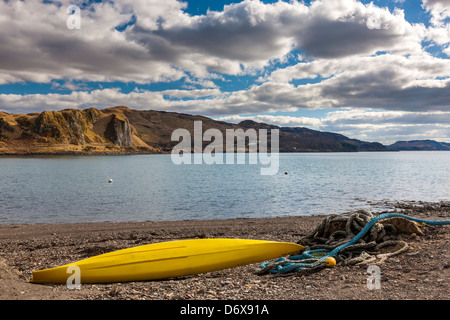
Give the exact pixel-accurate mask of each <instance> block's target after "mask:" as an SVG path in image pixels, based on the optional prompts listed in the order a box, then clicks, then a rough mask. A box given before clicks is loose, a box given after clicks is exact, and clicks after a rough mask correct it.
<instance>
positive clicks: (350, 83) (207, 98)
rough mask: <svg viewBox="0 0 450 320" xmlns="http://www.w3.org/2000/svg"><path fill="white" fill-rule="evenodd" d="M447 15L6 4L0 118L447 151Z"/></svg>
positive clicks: (439, 7) (276, 5)
mask: <svg viewBox="0 0 450 320" xmlns="http://www.w3.org/2000/svg"><path fill="white" fill-rule="evenodd" d="M71 5H77V6H79V7H80V16H79V17H75V16H74V15H70V14H69V13H68V12H67V8H68V7H69V6H71ZM449 18H450V1H449V0H403V1H402V0H373V1H366V0H363V1H357V0H315V1H303V2H302V1H284V2H283V1H257V0H244V1H201V0H194V1H185V2H180V1H177V0H165V1H160V0H122V1H113V0H112V1H106V2H102V1H81V0H72V1H69V0H58V1H56V0H55V1H51V0H47V1H38V0H25V1H23V2H19V1H1V0H0V43H1V45H0V110H2V111H5V112H11V113H30V112H41V111H43V110H60V109H65V108H81V109H83V108H87V107H96V108H99V109H102V108H106V107H112V106H116V105H126V106H128V107H130V108H133V109H141V110H146V109H153V110H165V111H176V112H185V113H191V114H202V115H205V116H209V117H213V118H217V119H221V120H225V121H230V122H239V121H242V120H244V119H253V120H255V121H261V122H266V123H272V124H276V125H281V126H301V127H309V128H313V129H318V130H323V131H333V132H338V133H342V134H345V135H347V136H349V137H352V138H357V139H362V140H367V141H380V142H383V143H390V142H394V141H397V140H414V139H435V140H439V141H447V142H450V125H449V123H450V108H449V107H450V102H449V101H450V63H449V58H450V19H449ZM68 19H72V20H71V21H74V20H73V19H79V22H80V28H79V29H72V30H71V29H69V28H68V27H67V21H68Z"/></svg>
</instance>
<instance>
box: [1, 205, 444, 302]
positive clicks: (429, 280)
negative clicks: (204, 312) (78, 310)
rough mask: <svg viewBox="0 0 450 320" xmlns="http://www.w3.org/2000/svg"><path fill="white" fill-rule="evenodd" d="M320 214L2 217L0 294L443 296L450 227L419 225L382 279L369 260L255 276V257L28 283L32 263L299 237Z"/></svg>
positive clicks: (428, 214) (409, 209)
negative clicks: (182, 272) (83, 280)
mask: <svg viewBox="0 0 450 320" xmlns="http://www.w3.org/2000/svg"><path fill="white" fill-rule="evenodd" d="M395 211H397V212H401V213H405V214H408V215H410V216H413V217H419V218H422V219H429V220H448V219H449V217H450V205H448V204H447V203H408V204H406V203H402V204H397V208H396V209H395ZM323 218H324V216H319V215H318V216H296V217H281V218H267V219H266V218H255V219H229V220H199V221H197V220H189V221H167V222H133V223H86V224H54V225H52V224H40V225H0V248H1V252H0V299H2V300H448V299H449V298H450V295H449V284H450V283H449V278H450V277H449V275H450V259H449V257H450V256H449V247H450V246H449V243H450V232H449V227H448V226H426V225H424V226H420V229H421V230H422V232H423V235H420V236H419V235H415V234H414V235H406V234H405V235H401V236H400V237H401V238H402V240H403V241H405V242H407V243H408V244H409V250H408V251H407V252H406V253H403V254H401V255H398V256H394V257H391V258H389V259H387V260H386V261H384V262H382V263H381V264H380V265H379V267H380V270H381V287H380V288H379V289H376V290H371V289H369V288H368V286H367V277H368V273H367V266H364V265H363V266H340V265H339V264H338V265H336V266H335V267H333V268H327V269H324V270H321V271H319V272H317V273H313V274H309V275H301V276H300V275H296V274H292V275H289V276H274V275H257V274H256V271H257V270H258V268H259V264H252V265H246V266H242V267H236V268H232V269H226V270H220V271H215V272H209V273H205V274H199V275H193V276H187V277H182V278H176V279H167V280H161V281H142V282H128V283H111V284H83V285H82V286H81V289H79V290H70V289H68V288H67V287H66V286H65V285H37V284H31V283H29V282H28V280H29V279H30V278H31V274H32V271H34V270H40V269H44V268H50V267H56V266H59V265H63V264H67V263H70V262H74V261H77V260H81V259H84V258H88V257H91V256H94V255H98V254H102V253H106V252H110V251H113V250H118V249H123V248H129V247H132V246H138V245H143V244H148V243H156V242H162V241H171V240H178V239H196V238H245V239H259V240H275V241H287V242H297V241H298V240H300V239H301V238H302V237H304V236H305V235H306V234H308V233H309V232H310V231H311V230H313V229H314V228H315V227H316V226H317V224H319V223H320V222H321V221H322V219H323Z"/></svg>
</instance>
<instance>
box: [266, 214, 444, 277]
mask: <svg viewBox="0 0 450 320" xmlns="http://www.w3.org/2000/svg"><path fill="white" fill-rule="evenodd" d="M383 220H384V221H383ZM414 221H415V222H422V223H427V224H433V225H442V224H449V223H450V222H449V221H448V220H447V221H427V220H421V219H417V218H412V217H409V216H404V215H401V214H396V213H387V214H382V215H379V216H374V215H373V214H372V213H371V212H370V211H369V210H367V209H362V210H358V211H355V212H351V213H346V214H342V215H331V216H327V217H326V218H325V219H324V220H323V221H322V222H321V223H320V224H319V225H318V226H317V227H316V228H315V229H314V230H313V231H312V232H310V233H309V234H308V235H306V236H305V237H304V238H302V239H301V240H300V241H298V242H297V243H298V244H301V245H303V246H304V251H303V253H302V254H300V255H296V256H290V257H289V258H280V259H278V260H277V261H275V262H265V263H263V264H261V268H260V270H259V271H258V272H257V273H258V274H267V273H272V274H279V275H286V274H289V275H290V274H299V273H300V274H303V273H310V272H315V271H317V270H320V269H322V268H324V267H325V266H326V261H325V260H326V258H327V257H333V258H335V260H336V263H337V264H339V263H340V264H343V265H354V264H367V263H373V262H374V261H377V263H381V262H383V261H384V260H385V259H387V258H388V257H390V256H394V255H398V254H400V253H403V252H405V251H407V250H408V244H407V243H406V242H405V241H402V240H399V239H398V237H397V235H398V234H399V233H405V232H406V233H409V234H413V233H415V234H418V235H422V232H421V231H420V229H419V228H418V226H417V224H416V223H415V222H414ZM387 247H389V249H390V250H387ZM386 250H387V251H386Z"/></svg>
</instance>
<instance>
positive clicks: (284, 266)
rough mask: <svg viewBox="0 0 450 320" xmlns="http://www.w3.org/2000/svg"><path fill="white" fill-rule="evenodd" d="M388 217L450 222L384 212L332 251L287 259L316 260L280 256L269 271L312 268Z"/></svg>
mask: <svg viewBox="0 0 450 320" xmlns="http://www.w3.org/2000/svg"><path fill="white" fill-rule="evenodd" d="M388 218H405V219H408V220H412V221H415V222H419V223H426V224H429V225H434V226H436V225H447V224H450V220H442V221H433V220H424V219H419V218H414V217H410V216H407V215H403V214H399V213H385V214H380V215H378V216H376V217H374V218H372V219H371V220H370V221H369V222H367V224H366V225H365V226H364V228H363V229H362V230H361V231H360V232H359V233H358V234H357V235H356V236H355V237H354V238H353V239H352V240H350V241H349V242H346V243H344V244H342V245H340V246H338V247H336V248H335V249H333V250H332V251H329V250H326V249H316V250H308V251H305V252H303V253H302V254H301V255H296V256H290V257H289V261H291V260H295V261H297V260H298V261H302V260H307V259H317V258H319V259H318V260H317V261H314V262H309V263H304V262H286V263H284V261H287V259H286V258H280V259H278V260H277V261H276V262H275V265H276V267H274V268H272V269H271V270H269V272H270V273H289V272H295V271H300V270H304V269H308V268H313V267H316V266H318V265H319V264H320V263H321V262H324V261H325V259H326V258H328V257H334V256H337V254H338V253H339V252H340V251H341V250H343V249H345V248H347V247H348V246H351V245H353V244H355V243H356V242H358V241H359V240H360V239H361V238H362V237H364V236H365V235H366V233H367V232H368V231H369V230H370V228H372V227H373V225H374V224H375V223H377V222H378V221H380V220H383V219H388ZM269 265H270V262H263V263H262V264H261V268H262V269H265V268H267V267H268V266H269Z"/></svg>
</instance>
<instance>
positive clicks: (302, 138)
mask: <svg viewBox="0 0 450 320" xmlns="http://www.w3.org/2000/svg"><path fill="white" fill-rule="evenodd" d="M195 121H201V122H202V129H203V132H204V131H206V130H207V129H218V130H219V131H220V132H221V133H223V136H225V132H226V130H227V129H232V130H235V132H237V131H236V130H237V129H242V130H243V131H244V132H247V130H248V129H255V130H257V131H258V130H260V129H279V150H280V152H357V151H389V150H392V149H389V147H390V146H384V145H382V144H381V143H378V142H366V141H361V140H357V139H351V138H348V137H346V136H344V135H341V134H338V133H332V132H324V131H316V130H312V129H308V128H302V127H279V126H275V125H269V124H265V123H258V122H254V121H252V120H244V121H242V122H240V123H238V124H233V123H227V122H223V121H218V120H214V119H211V118H208V117H204V116H200V115H190V114H185V113H177V112H167V111H156V110H133V109H130V108H128V107H126V106H117V107H111V108H105V109H96V108H87V109H64V110H60V111H43V112H41V113H29V114H10V113H6V112H2V111H0V155H30V154H129V153H168V152H170V151H171V150H172V148H173V147H174V146H175V145H177V144H178V141H171V136H172V133H173V131H174V130H175V129H178V128H184V129H186V130H188V132H189V133H190V134H191V136H193V133H194V122H195ZM241 132H242V131H241ZM210 143H211V142H210V141H203V146H206V145H208V144H210ZM268 146H269V147H270V142H268ZM449 146H450V144H449ZM393 148H395V146H394V147H393ZM224 150H225V148H224ZM235 151H248V143H247V142H246V146H245V150H238V149H235Z"/></svg>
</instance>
